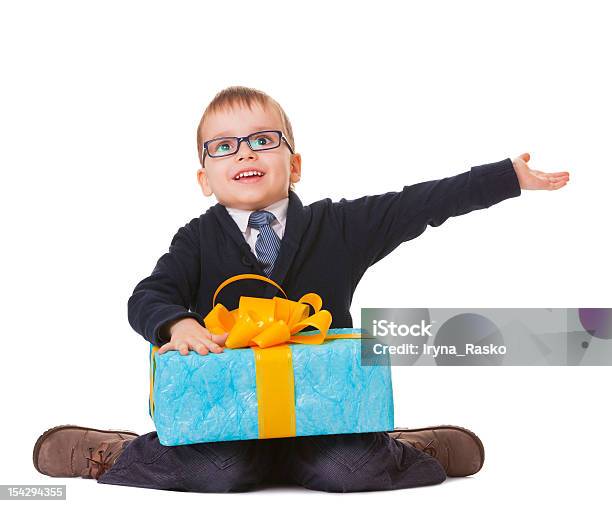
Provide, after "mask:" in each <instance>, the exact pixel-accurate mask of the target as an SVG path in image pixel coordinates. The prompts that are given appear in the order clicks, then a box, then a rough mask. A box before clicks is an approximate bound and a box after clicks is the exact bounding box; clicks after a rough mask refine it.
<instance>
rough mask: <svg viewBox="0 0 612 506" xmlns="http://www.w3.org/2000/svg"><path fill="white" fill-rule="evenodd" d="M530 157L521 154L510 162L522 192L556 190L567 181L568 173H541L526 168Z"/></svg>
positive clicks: (526, 154)
mask: <svg viewBox="0 0 612 506" xmlns="http://www.w3.org/2000/svg"><path fill="white" fill-rule="evenodd" d="M530 158H531V157H530V156H529V153H523V154H522V155H520V156H519V157H518V158H515V159H514V160H512V165H513V166H514V172H516V177H517V178H518V181H519V184H520V186H521V189H523V190H558V189H559V188H561V187H563V186H565V185H566V184H567V182H568V181H569V172H542V171H539V170H533V169H530V168H529V167H527V162H528V161H529V159H530Z"/></svg>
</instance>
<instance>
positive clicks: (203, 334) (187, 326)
mask: <svg viewBox="0 0 612 506" xmlns="http://www.w3.org/2000/svg"><path fill="white" fill-rule="evenodd" d="M227 335H228V332H226V333H225V334H221V335H218V334H211V333H210V332H209V330H208V329H207V328H206V327H203V326H202V325H200V324H199V323H198V322H197V321H196V320H195V319H194V318H183V319H181V320H178V321H176V322H175V323H173V324H172V326H171V327H170V336H171V337H170V342H168V343H166V344H164V345H163V346H161V347H160V348H159V350H157V353H158V354H159V355H161V354H163V353H165V352H166V351H170V350H176V351H178V352H179V353H180V354H181V355H187V354H189V350H193V351H195V352H197V353H199V354H200V355H207V354H208V352H209V351H212V352H213V353H222V352H223V345H224V344H225V341H226V339H227Z"/></svg>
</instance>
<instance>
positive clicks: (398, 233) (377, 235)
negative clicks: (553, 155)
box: [332, 153, 569, 280]
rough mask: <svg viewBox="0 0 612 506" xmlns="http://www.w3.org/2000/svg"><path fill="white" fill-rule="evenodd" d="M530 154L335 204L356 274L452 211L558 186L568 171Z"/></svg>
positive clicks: (457, 213) (462, 211) (463, 211)
mask: <svg viewBox="0 0 612 506" xmlns="http://www.w3.org/2000/svg"><path fill="white" fill-rule="evenodd" d="M527 161H529V154H527V153H525V154H523V155H521V156H520V157H518V158H517V159H515V160H514V161H512V160H510V158H506V159H505V160H502V161H500V162H495V163H489V164H485V165H480V166H476V167H472V168H471V170H469V171H467V172H464V173H461V174H458V175H456V176H452V177H446V178H443V179H438V180H432V181H426V182H422V183H417V184H413V185H409V186H404V188H403V190H401V191H399V192H388V193H385V194H381V195H369V196H365V197H361V198H358V199H354V200H346V199H341V200H340V201H339V202H334V203H332V206H333V211H334V214H335V215H336V216H337V219H338V223H339V225H340V229H341V230H340V232H341V237H342V238H343V239H344V242H345V244H346V245H347V248H348V250H349V257H350V258H351V259H352V261H353V263H354V265H353V270H354V274H355V276H356V279H357V280H358V279H360V278H361V276H362V275H363V273H364V272H365V271H366V270H367V268H368V267H370V266H371V265H373V264H374V263H376V262H378V261H379V260H380V259H382V258H383V257H385V256H386V255H388V254H389V253H390V252H391V251H393V250H394V249H395V248H396V247H397V246H399V245H400V244H401V243H403V242H405V241H409V240H411V239H414V238H416V237H418V236H419V235H421V234H422V233H423V232H424V231H425V229H426V228H427V226H428V225H430V226H432V227H437V226H440V225H441V224H442V223H444V222H445V221H446V220H447V219H448V218H450V217H452V216H460V215H463V214H466V213H469V212H471V211H475V210H478V209H485V208H488V207H490V206H492V205H494V204H497V203H499V202H501V201H503V200H506V199H508V198H512V197H518V196H519V195H520V194H521V189H522V188H523V189H548V190H550V189H557V188H560V187H562V186H563V185H565V183H567V181H568V179H569V174H568V173H567V172H558V173H544V172H540V171H533V170H531V169H530V168H529V167H528V166H527Z"/></svg>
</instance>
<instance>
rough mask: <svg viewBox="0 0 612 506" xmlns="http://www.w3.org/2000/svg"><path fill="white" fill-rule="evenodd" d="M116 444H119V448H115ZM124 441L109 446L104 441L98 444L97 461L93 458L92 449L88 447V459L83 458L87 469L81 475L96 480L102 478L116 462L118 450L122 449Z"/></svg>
mask: <svg viewBox="0 0 612 506" xmlns="http://www.w3.org/2000/svg"><path fill="white" fill-rule="evenodd" d="M116 443H120V446H119V448H117V445H116ZM123 444H124V441H117V442H113V443H112V444H109V443H108V442H106V441H104V442H102V443H100V447H99V448H98V450H97V452H96V453H97V455H98V459H95V458H93V450H94V449H93V448H92V447H89V448H88V449H87V450H88V451H89V457H85V458H86V459H87V469H86V471H85V472H84V473H83V477H84V478H94V479H96V480H97V479H98V478H99V477H100V476H102V475H103V474H104V473H105V472H106V471H108V470H109V469H110V468H111V467H112V465H113V464H114V463H115V460H117V457H118V456H119V455H118V452H117V450H118V449H123ZM113 447H114V448H113Z"/></svg>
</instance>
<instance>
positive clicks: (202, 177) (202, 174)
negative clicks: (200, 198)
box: [196, 168, 213, 197]
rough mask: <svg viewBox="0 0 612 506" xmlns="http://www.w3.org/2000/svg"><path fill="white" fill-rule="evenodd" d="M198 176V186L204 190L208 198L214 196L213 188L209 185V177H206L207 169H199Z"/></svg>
mask: <svg viewBox="0 0 612 506" xmlns="http://www.w3.org/2000/svg"><path fill="white" fill-rule="evenodd" d="M196 176H197V178H198V184H199V185H200V188H202V193H203V194H204V195H205V196H206V197H210V196H211V195H212V194H213V192H212V188H211V187H210V185H209V184H208V176H207V175H206V169H204V168H200V169H198V172H197V173H196Z"/></svg>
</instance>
